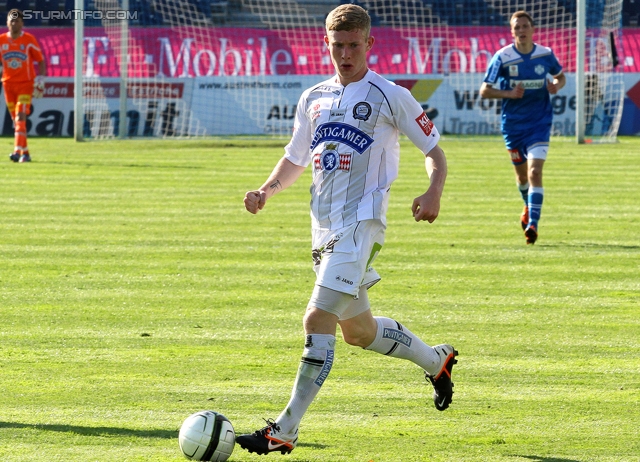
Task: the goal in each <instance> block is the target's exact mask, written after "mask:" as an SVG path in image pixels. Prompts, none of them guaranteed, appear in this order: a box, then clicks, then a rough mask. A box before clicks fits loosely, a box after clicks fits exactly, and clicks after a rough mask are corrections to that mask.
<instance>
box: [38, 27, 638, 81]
mask: <svg viewBox="0 0 640 462" xmlns="http://www.w3.org/2000/svg"><path fill="white" fill-rule="evenodd" d="M29 31H30V32H31V33H33V34H34V35H35V36H36V37H37V38H38V40H39V41H40V43H41V44H42V47H43V49H44V51H45V54H46V56H47V61H48V62H47V65H48V69H49V75H51V76H54V77H72V76H73V56H74V54H73V47H74V32H73V29H72V28H51V27H42V28H31V29H29ZM372 34H373V35H374V36H375V37H376V39H377V40H376V44H375V45H374V48H373V50H372V51H371V53H370V55H369V66H370V68H371V69H372V70H374V71H376V72H378V73H379V74H400V75H402V74H445V75H446V74H449V73H455V72H461V73H476V72H484V71H485V70H486V67H487V63H488V60H489V59H490V58H491V56H492V55H493V54H494V53H495V52H496V51H497V50H499V49H500V48H502V47H503V46H505V45H507V44H509V43H512V41H513V39H512V37H511V35H510V32H509V30H508V29H507V28H505V27H493V26H486V27H482V28H479V27H462V26H461V27H436V28H380V27H379V28H373V30H372ZM563 34H564V35H563ZM566 34H571V35H566ZM574 34H575V33H574V32H569V31H564V32H563V30H561V29H554V30H553V32H544V31H542V30H540V31H539V32H536V37H535V39H536V41H539V43H542V44H546V45H549V46H552V48H553V50H554V52H555V54H556V55H557V56H558V59H559V60H560V62H561V63H562V65H563V66H564V68H565V72H574V71H575V56H574V55H573V53H572V52H571V51H570V50H569V47H568V45H569V42H570V41H569V40H559V39H558V37H570V36H572V35H574ZM129 36H130V44H131V45H130V48H129V62H130V63H131V64H130V66H129V76H130V77H133V78H136V77H158V76H160V77H168V78H185V77H223V76H258V75H260V76H275V75H330V74H332V73H333V68H332V66H331V63H330V61H329V55H328V53H327V50H326V47H325V45H324V42H323V40H322V39H323V36H324V30H323V29H321V28H313V29H297V30H296V38H295V40H293V39H292V37H291V32H290V31H289V30H282V31H278V30H265V29H252V28H227V27H214V28H206V27H133V28H131V29H130V31H129ZM587 38H588V41H587V47H586V54H587V56H586V58H587V63H596V62H598V63H601V62H602V61H603V60H605V61H607V60H609V55H610V50H609V42H608V38H607V39H596V38H594V37H593V35H591V34H590V32H589V31H587ZM119 40H120V33H119V31H106V30H105V29H104V28H102V27H87V28H86V29H85V37H84V47H85V56H86V59H85V63H84V69H85V76H87V77H117V76H118V75H119V60H118V56H117V53H116V50H117V48H116V46H117V45H118V43H119ZM620 42H621V43H616V44H615V46H616V51H617V55H618V59H619V64H618V66H617V69H618V70H619V71H621V72H640V29H624V30H623V33H622V39H621V41H620Z"/></svg>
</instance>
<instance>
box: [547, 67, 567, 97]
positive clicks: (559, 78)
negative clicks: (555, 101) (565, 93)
mask: <svg viewBox="0 0 640 462" xmlns="http://www.w3.org/2000/svg"><path fill="white" fill-rule="evenodd" d="M565 83H567V78H566V77H565V76H564V72H561V73H560V74H558V75H556V76H554V77H553V80H550V81H549V82H547V90H549V93H550V94H552V95H555V94H557V93H558V92H559V91H560V90H561V89H562V87H564V84H565Z"/></svg>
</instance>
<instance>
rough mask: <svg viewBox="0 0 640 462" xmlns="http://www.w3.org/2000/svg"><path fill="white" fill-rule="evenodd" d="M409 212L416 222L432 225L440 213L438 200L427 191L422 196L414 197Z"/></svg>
mask: <svg viewBox="0 0 640 462" xmlns="http://www.w3.org/2000/svg"><path fill="white" fill-rule="evenodd" d="M411 211H412V212H413V218H414V219H415V220H416V221H428V222H429V223H433V222H434V220H435V219H436V218H438V214H439V213H440V198H439V197H437V196H436V195H435V194H433V193H431V192H429V191H427V192H426V193H424V194H423V195H422V196H419V197H416V198H415V199H414V200H413V205H412V206H411Z"/></svg>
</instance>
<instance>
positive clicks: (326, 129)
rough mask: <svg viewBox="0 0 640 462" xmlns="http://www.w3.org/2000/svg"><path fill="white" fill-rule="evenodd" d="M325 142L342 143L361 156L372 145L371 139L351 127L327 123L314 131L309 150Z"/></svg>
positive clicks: (338, 123) (337, 123)
mask: <svg viewBox="0 0 640 462" xmlns="http://www.w3.org/2000/svg"><path fill="white" fill-rule="evenodd" d="M325 141H338V142H340V143H344V144H346V145H347V146H350V147H352V148H353V149H355V150H356V151H357V152H358V153H359V154H362V153H363V152H365V151H366V150H367V149H369V146H371V143H373V138H371V137H370V136H369V135H367V134H366V133H365V132H363V131H362V130H360V129H358V128H356V127H354V126H352V125H348V124H344V123H340V122H328V123H324V124H321V125H319V126H318V128H317V129H316V133H315V135H314V136H313V141H312V142H311V150H313V149H315V147H316V146H318V144H320V143H322V142H325Z"/></svg>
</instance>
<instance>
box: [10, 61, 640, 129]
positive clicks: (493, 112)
mask: <svg viewBox="0 0 640 462" xmlns="http://www.w3.org/2000/svg"><path fill="white" fill-rule="evenodd" d="M387 77H389V78H390V79H391V80H395V82H396V83H397V84H398V85H402V86H404V87H406V88H408V89H409V90H410V91H411V93H412V94H413V96H414V97H415V98H416V99H417V100H418V101H419V102H420V103H421V104H422V106H423V108H424V109H425V111H427V113H428V114H429V116H430V117H431V118H432V119H433V121H434V123H435V124H436V126H437V127H438V129H439V130H440V132H441V133H443V134H456V135H485V134H497V131H496V128H495V124H494V123H492V121H496V120H498V118H499V105H500V101H499V100H483V99H482V98H480V95H479V88H480V83H481V82H482V77H483V74H477V75H475V78H472V79H463V80H457V79H452V78H447V77H445V76H442V75H407V76H387ZM322 78H323V77H319V76H273V77H243V78H233V79H231V78H229V77H198V78H194V79H167V80H166V81H163V82H161V83H160V82H158V83H149V82H139V83H137V82H135V81H133V82H131V83H130V85H129V87H128V90H127V93H128V95H127V96H128V98H127V135H128V136H172V135H176V134H191V135H195V134H203V133H206V134H208V135H265V134H266V135H271V134H283V135H288V134H290V133H291V132H292V129H293V119H294V116H295V110H296V105H297V103H298V99H299V97H300V94H301V93H302V91H303V90H304V89H306V88H308V87H310V86H312V85H314V84H316V83H318V82H319V81H320V80H321V79H322ZM99 82H100V83H99V84H98V83H96V84H95V85H93V86H89V87H88V88H87V89H85V91H86V92H87V94H89V93H91V94H92V95H93V101H92V105H91V106H90V107H89V108H88V109H87V110H86V111H87V114H86V116H85V119H86V120H85V126H84V133H85V136H86V137H96V136H99V135H100V134H103V133H101V130H103V131H106V130H105V127H109V124H112V126H113V127H117V126H118V121H119V92H120V88H119V84H118V80H117V79H101V80H100V81H99ZM624 83H625V99H624V102H623V105H624V111H623V115H622V121H621V124H620V130H619V134H620V135H638V134H640V73H637V74H625V75H624ZM96 95H97V97H96ZM2 101H3V103H2V104H4V98H2ZM551 102H552V106H553V108H554V122H553V131H554V134H558V135H566V136H574V135H575V109H576V101H575V75H574V74H568V75H567V85H566V86H565V87H564V88H563V89H562V90H561V91H560V93H559V94H557V95H554V96H552V98H551ZM221 108H224V110H222V109H221ZM478 109H479V110H478ZM0 114H3V119H2V121H1V123H2V127H3V130H2V133H3V134H4V135H11V134H12V133H13V125H12V124H13V122H12V119H11V117H10V116H9V113H8V112H7V110H6V106H5V109H4V110H2V112H0ZM609 122H610V121H608V120H607V114H606V108H604V107H603V106H602V105H596V108H595V110H594V111H593V114H590V115H589V117H588V120H587V123H590V124H607V123H609ZM27 128H28V133H29V135H30V136H72V135H73V79H71V78H56V79H53V78H51V79H49V82H48V83H47V87H46V91H45V95H44V97H43V98H40V99H36V100H34V104H33V111H32V114H31V115H30V117H29V121H28V126H27Z"/></svg>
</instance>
